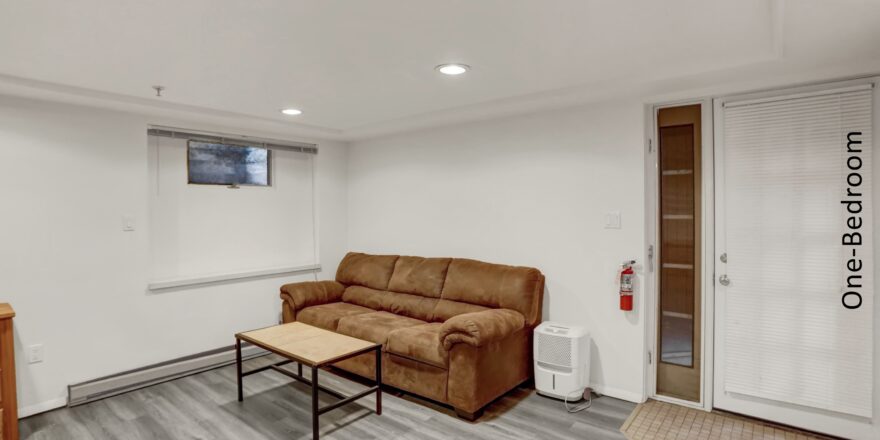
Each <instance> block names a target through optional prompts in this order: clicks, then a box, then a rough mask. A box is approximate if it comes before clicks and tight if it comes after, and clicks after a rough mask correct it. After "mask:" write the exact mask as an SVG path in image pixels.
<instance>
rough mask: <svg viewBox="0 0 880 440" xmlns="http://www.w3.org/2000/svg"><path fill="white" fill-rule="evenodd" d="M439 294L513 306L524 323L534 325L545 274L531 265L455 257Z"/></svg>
mask: <svg viewBox="0 0 880 440" xmlns="http://www.w3.org/2000/svg"><path fill="white" fill-rule="evenodd" d="M440 297H441V298H442V299H444V300H450V301H460V302H466V303H471V304H477V305H481V306H485V307H490V308H505V309H513V310H516V311H518V312H520V313H522V314H523V316H524V317H525V318H526V325H527V326H534V325H536V324H537V323H538V322H540V320H541V302H542V299H543V297H544V275H542V274H541V272H540V271H539V270H538V269H535V268H531V267H518V266H505V265H502V264H492V263H484V262H482V261H476V260H468V259H463V258H456V259H453V260H452V262H451V263H449V270H448V271H447V273H446V282H445V283H444V284H443V293H442V294H441V296H440Z"/></svg>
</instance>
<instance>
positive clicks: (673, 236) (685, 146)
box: [660, 124, 695, 367]
mask: <svg viewBox="0 0 880 440" xmlns="http://www.w3.org/2000/svg"><path fill="white" fill-rule="evenodd" d="M660 169H661V175H660V215H661V221H660V245H661V249H660V256H661V266H660V362H666V363H669V364H674V365H680V366H684V367H692V366H693V364H694V296H695V285H694V270H695V269H694V232H695V231H694V196H695V194H694V126H693V125H692V124H688V125H679V126H672V127H662V128H661V129H660Z"/></svg>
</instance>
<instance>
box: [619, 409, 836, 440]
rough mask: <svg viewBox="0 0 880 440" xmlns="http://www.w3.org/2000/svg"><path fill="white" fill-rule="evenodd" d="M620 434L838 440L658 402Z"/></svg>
mask: <svg viewBox="0 0 880 440" xmlns="http://www.w3.org/2000/svg"><path fill="white" fill-rule="evenodd" d="M620 431H621V432H623V434H624V435H625V436H626V438H628V439H630V440H642V439H646V440H647V439H677V440H703V439H730V440H739V439H748V440H751V439H785V440H788V439H797V440H801V439H810V440H813V439H823V440H830V439H833V438H834V437H824V436H820V435H818V434H813V433H808V432H803V431H798V430H796V429H793V428H788V427H784V426H779V425H774V424H772V423H769V422H765V421H762V420H757V419H750V418H748V417H742V416H738V415H734V414H728V413H722V412H717V411H713V412H706V411H702V410H698V409H694V408H688V407H685V406H680V405H674V404H672V403H665V402H659V401H656V400H648V401H647V402H644V403H641V404H639V406H637V407H636V409H635V410H634V411H633V413H632V414H630V416H629V418H627V419H626V422H624V423H623V426H621V427H620Z"/></svg>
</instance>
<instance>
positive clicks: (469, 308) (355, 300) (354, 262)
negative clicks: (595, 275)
mask: <svg viewBox="0 0 880 440" xmlns="http://www.w3.org/2000/svg"><path fill="white" fill-rule="evenodd" d="M336 281H338V282H340V283H342V284H345V285H346V286H347V288H346V289H345V294H344V295H343V297H342V300H343V301H345V302H347V303H352V304H356V305H359V306H363V307H369V308H371V309H374V310H381V311H387V312H391V313H396V314H400V315H404V316H408V317H411V318H416V319H421V320H423V321H428V322H436V321H440V322H442V321H445V320H447V319H449V318H452V317H453V316H456V315H460V314H463V313H471V312H477V311H480V310H485V309H486V308H507V309H513V310H516V311H518V312H520V313H522V314H523V316H524V317H525V319H526V325H527V326H535V325H537V323H538V322H540V320H541V301H542V298H543V296H544V276H543V275H542V274H541V272H540V271H538V270H537V269H534V268H530V267H516V266H505V265H502V264H492V263H484V262H482V261H476V260H468V259H461V258H422V257H406V256H397V255H368V254H362V253H356V252H350V253H349V254H348V255H346V256H345V258H343V260H342V262H341V263H339V270H338V271H337V272H336Z"/></svg>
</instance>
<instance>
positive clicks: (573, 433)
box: [20, 356, 635, 440]
mask: <svg viewBox="0 0 880 440" xmlns="http://www.w3.org/2000/svg"><path fill="white" fill-rule="evenodd" d="M276 360H277V359H276V358H274V357H273V356H267V357H263V358H258V359H254V360H251V361H248V362H247V363H246V366H245V369H248V368H249V367H250V368H253V367H257V366H260V365H265V364H266V363H268V362H271V361H276ZM293 368H295V367H293ZM322 373H323V372H322ZM321 383H322V384H323V385H327V386H330V387H333V388H335V389H338V390H340V391H342V392H345V393H352V392H354V391H357V390H360V389H363V386H362V385H359V384H356V383H353V382H350V381H348V380H345V379H341V378H338V377H336V376H335V375H333V374H331V373H323V374H322V376H321ZM235 394H236V393H235V367H234V366H229V367H224V368H219V369H216V370H211V371H207V372H204V373H200V374H196V375H193V376H189V377H185V378H182V379H177V380H174V381H171V382H166V383H163V384H159V385H155V386H152V387H149V388H144V389H141V390H137V391H132V392H130V393H127V394H122V395H119V396H114V397H110V398H107V399H104V400H101V401H97V402H93V403H90V404H87V405H82V406H78V407H75V408H63V409H59V410H55V411H51V412H48V413H44V414H39V415H36V416H32V417H28V418H26V419H23V420H21V422H20V426H21V434H22V435H21V438H22V439H28V440H37V439H40V440H42V439H53V440H54V439H59V440H80V439H96V440H98V439H245V440H263V439H285V440H287V439H308V438H311V415H310V409H311V404H310V403H311V394H310V388H308V387H307V386H306V385H303V384H301V383H296V382H293V381H292V380H291V379H289V378H287V377H285V376H283V375H281V374H279V373H276V372H272V371H267V372H264V373H259V374H255V375H252V376H248V377H246V378H245V400H244V402H243V403H239V402H237V401H236V395H235ZM325 397H326V400H325ZM333 400H334V398H333V397H330V396H324V395H323V393H322V404H325V403H329V402H331V401H333ZM382 403H383V406H382V415H381V416H378V415H376V414H374V412H373V408H374V407H375V398H374V397H366V398H364V399H361V400H359V401H357V402H356V403H353V404H351V405H346V406H343V407H342V408H339V409H337V410H335V411H332V412H330V413H327V414H324V415H323V416H321V438H322V439H328V440H329V439H358V440H360V439H383V440H391V439H481V438H485V439H590V440H593V439H596V440H601V439H622V438H624V437H623V435H622V434H621V433H620V430H619V429H620V426H621V425H622V424H623V422H624V420H625V419H626V418H627V416H628V415H629V414H630V412H632V410H633V409H634V408H635V405H634V404H632V403H628V402H624V401H621V400H617V399H613V398H610V397H600V398H595V399H593V406H592V408H590V409H588V410H586V411H583V412H580V413H576V414H569V413H567V412H566V411H565V409H564V408H563V406H562V402H559V401H556V400H551V399H548V398H545V397H542V396H538V395H536V394H535V392H534V390H526V389H517V390H514V391H512V392H510V393H508V395H506V396H505V397H503V398H501V399H499V400H498V401H496V402H494V403H493V404H491V405H490V406H489V407H488V408H487V409H486V414H485V415H484V416H483V417H482V418H481V419H480V420H479V421H478V422H476V423H468V422H465V421H463V420H460V419H458V418H456V417H455V415H454V413H453V412H452V411H451V410H450V409H447V408H444V407H441V406H437V405H434V404H432V403H429V402H426V401H424V400H421V399H418V398H416V397H412V396H408V395H403V396H395V395H391V394H383V399H382Z"/></svg>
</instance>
